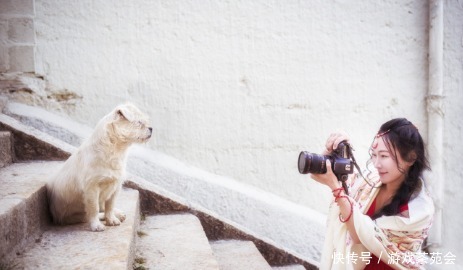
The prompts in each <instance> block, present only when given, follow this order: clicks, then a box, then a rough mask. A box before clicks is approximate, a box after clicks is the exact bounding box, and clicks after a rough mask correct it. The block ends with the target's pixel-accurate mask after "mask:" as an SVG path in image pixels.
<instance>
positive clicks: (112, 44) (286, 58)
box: [36, 0, 427, 212]
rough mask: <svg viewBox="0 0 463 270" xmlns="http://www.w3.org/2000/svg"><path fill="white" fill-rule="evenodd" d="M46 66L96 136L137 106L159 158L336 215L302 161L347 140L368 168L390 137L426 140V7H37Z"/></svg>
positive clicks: (42, 66) (40, 61)
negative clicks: (332, 139)
mask: <svg viewBox="0 0 463 270" xmlns="http://www.w3.org/2000/svg"><path fill="white" fill-rule="evenodd" d="M36 13H37V19H36V28H37V55H36V58H37V59H36V61H37V67H38V70H39V73H43V74H44V75H45V76H46V78H47V79H48V80H49V81H50V83H51V84H53V85H54V86H55V87H56V88H65V89H68V90H69V91H71V92H77V93H78V94H79V95H80V96H82V97H83V100H82V103H81V104H80V106H78V107H77V108H76V110H75V111H74V112H72V116H73V117H74V118H75V119H77V120H79V121H82V122H87V123H88V122H90V123H96V121H97V120H98V119H99V118H100V117H101V116H102V115H104V114H105V113H106V112H107V111H109V110H110V109H111V108H112V107H113V106H114V105H115V104H117V103H120V102H123V101H125V100H131V101H133V102H135V103H136V104H138V105H139V106H140V107H141V108H142V110H144V111H147V112H148V113H149V114H150V116H151V118H152V122H153V124H154V127H155V139H154V140H152V142H151V143H150V146H151V147H153V148H155V149H158V150H161V151H163V152H165V153H167V154H170V155H173V156H174V157H177V158H179V159H181V160H184V161H186V162H189V163H190V164H192V165H195V166H198V167H200V168H203V169H206V170H208V171H211V172H214V173H217V174H220V175H226V176H231V177H233V178H235V179H237V180H239V181H243V182H246V183H250V184H253V185H255V186H257V187H259V188H262V189H265V190H269V191H272V192H274V193H276V194H277V195H280V196H283V197H287V198H289V199H290V200H293V201H295V202H297V203H301V204H304V205H307V206H310V207H313V208H316V209H320V211H322V212H325V211H326V209H327V207H325V206H326V205H327V203H328V200H329V199H330V198H329V192H328V191H327V189H325V188H322V187H320V186H319V185H317V184H315V183H313V182H312V181H310V180H309V179H308V178H307V177H304V176H300V175H299V174H298V172H297V169H296V159H297V156H298V154H299V151H300V150H302V149H304V150H310V151H314V152H319V151H320V150H321V149H322V147H323V143H324V140H325V139H326V137H327V136H328V135H329V133H330V132H332V131H334V130H337V129H345V130H346V131H348V132H349V133H350V134H351V135H352V138H353V143H354V145H355V146H356V148H357V149H358V151H357V155H359V159H360V160H363V161H365V160H366V153H367V147H368V144H369V143H370V141H371V138H372V136H373V135H374V134H375V132H376V131H377V129H378V127H379V125H380V124H381V123H382V122H384V121H385V120H388V119H389V118H391V117H396V116H406V117H409V118H410V119H411V120H412V121H414V122H415V123H416V124H417V125H418V126H419V127H420V128H423V130H425V129H426V126H425V125H426V117H425V108H424V96H425V93H426V87H427V60H426V53H427V5H426V3H425V2H423V1H407V2H400V3H397V2H393V1H381V2H377V3H368V2H364V3H362V4H355V5H354V4H352V3H350V2H349V1H330V2H326V1H319V2H314V1H302V2H301V1H291V0H290V1H271V2H269V1H201V2H200V3H198V2H197V1H148V0H145V1H143V0H141V1H136V2H114V1H111V3H109V2H106V1H74V2H67V3H66V4H65V5H64V4H63V3H62V1H48V0H47V1H41V0H37V1H36Z"/></svg>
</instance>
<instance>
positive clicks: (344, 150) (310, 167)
mask: <svg viewBox="0 0 463 270" xmlns="http://www.w3.org/2000/svg"><path fill="white" fill-rule="evenodd" d="M328 159H329V160H330V162H331V169H332V170H333V173H334V174H335V175H336V177H337V178H338V181H341V182H342V183H343V185H344V182H345V181H346V180H347V178H348V174H351V173H353V172H354V160H353V156H352V149H351V146H350V144H349V143H347V142H346V141H342V142H340V143H339V145H338V147H337V148H336V150H334V151H333V152H332V153H331V155H318V154H313V153H309V152H307V151H302V152H301V153H300V154H299V160H298V162H297V163H298V168H299V173H301V174H307V173H316V174H323V173H326V161H327V160H328Z"/></svg>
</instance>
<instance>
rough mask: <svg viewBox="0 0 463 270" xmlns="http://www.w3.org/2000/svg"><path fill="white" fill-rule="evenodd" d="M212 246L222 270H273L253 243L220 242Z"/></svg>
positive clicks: (213, 243)
mask: <svg viewBox="0 0 463 270" xmlns="http://www.w3.org/2000/svg"><path fill="white" fill-rule="evenodd" d="M210 244H211V247H212V250H213V251H214V255H215V257H216V258H217V261H218V262H219V265H220V269H221V270H247V269H260V270H270V269H271V267H270V265H269V264H268V263H267V261H266V260H265V259H264V257H262V255H261V254H260V252H259V250H258V249H257V248H256V246H255V245H254V243H253V242H251V241H242V240H219V241H211V243H210Z"/></svg>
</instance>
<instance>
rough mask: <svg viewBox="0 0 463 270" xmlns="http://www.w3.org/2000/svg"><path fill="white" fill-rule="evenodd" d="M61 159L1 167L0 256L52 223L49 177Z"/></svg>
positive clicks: (3, 255) (11, 250)
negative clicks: (49, 206)
mask: <svg viewBox="0 0 463 270" xmlns="http://www.w3.org/2000/svg"><path fill="white" fill-rule="evenodd" d="M60 164H61V162H34V163H16V164H12V165H10V166H8V167H6V168H3V169H0V187H2V188H1V189H0V238H1V239H2V241H3V242H2V244H1V245H0V258H2V260H3V259H5V258H7V257H9V256H10V255H11V254H14V253H15V252H16V251H18V250H20V249H22V248H23V247H24V246H25V245H26V244H27V243H28V242H29V241H32V240H33V239H34V238H35V237H37V236H38V235H39V234H40V233H42V231H43V230H44V228H45V227H46V226H47V225H48V224H49V223H50V217H49V214H48V207H47V198H46V187H45V184H46V180H47V177H48V176H49V175H50V174H51V173H52V172H53V171H54V170H55V169H57V168H58V166H60Z"/></svg>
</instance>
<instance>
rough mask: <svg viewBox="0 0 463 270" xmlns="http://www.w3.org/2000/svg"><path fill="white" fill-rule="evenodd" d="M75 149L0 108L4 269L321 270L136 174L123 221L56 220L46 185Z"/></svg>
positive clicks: (0, 254)
mask: <svg viewBox="0 0 463 270" xmlns="http://www.w3.org/2000/svg"><path fill="white" fill-rule="evenodd" d="M72 151H73V147H72V146H69V145H67V144H65V143H63V142H61V141H59V140H56V139H54V138H52V137H50V136H48V135H46V134H43V133H41V132H39V131H37V130H35V129H33V128H31V127H28V126H24V125H22V124H21V123H19V122H17V121H16V120H14V119H12V118H9V117H8V116H5V115H2V114H0V270H6V269H189V270H190V269H198V270H199V269H201V270H207V269H225V270H227V269H246V270H249V269H288V270H290V269H317V267H316V266H314V265H313V264H311V263H309V262H307V261H305V260H303V259H301V258H299V257H298V256H296V255H294V254H291V253H290V252H288V251H286V250H284V249H282V248H278V247H276V246H275V245H273V244H272V243H271V241H267V240H266V239H260V238H259V237H257V236H255V235H254V234H253V233H252V232H249V231H247V230H246V229H245V228H242V227H240V226H239V225H238V224H234V223H233V222H232V221H229V220H225V219H223V218H221V217H218V216H217V215H215V214H214V213H212V212H210V211H208V210H207V209H203V208H201V207H199V206H195V205H192V204H191V203H188V202H186V201H184V200H183V199H182V198H180V197H177V196H175V195H174V194H171V193H169V192H167V191H165V190H163V189H161V188H159V187H157V186H156V185H154V184H152V183H150V182H148V181H145V180H144V179H141V178H139V177H136V176H133V175H129V176H128V179H127V181H126V183H125V185H124V186H125V187H124V188H123V190H122V192H121V194H120V196H119V198H118V200H117V202H116V206H117V207H118V208H119V209H122V210H123V211H124V212H125V213H126V215H127V219H126V220H125V222H123V223H122V224H121V225H120V226H115V227H106V230H105V231H104V232H91V231H89V230H88V228H87V227H86V225H85V224H77V225H71V226H56V225H53V224H51V222H50V216H49V213H48V207H47V200H46V188H45V183H46V181H47V177H48V176H49V175H51V174H52V173H53V172H54V171H55V170H57V169H58V168H59V167H60V165H61V164H62V162H63V160H65V159H66V158H67V157H68V156H69V155H70V153H72Z"/></svg>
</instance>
